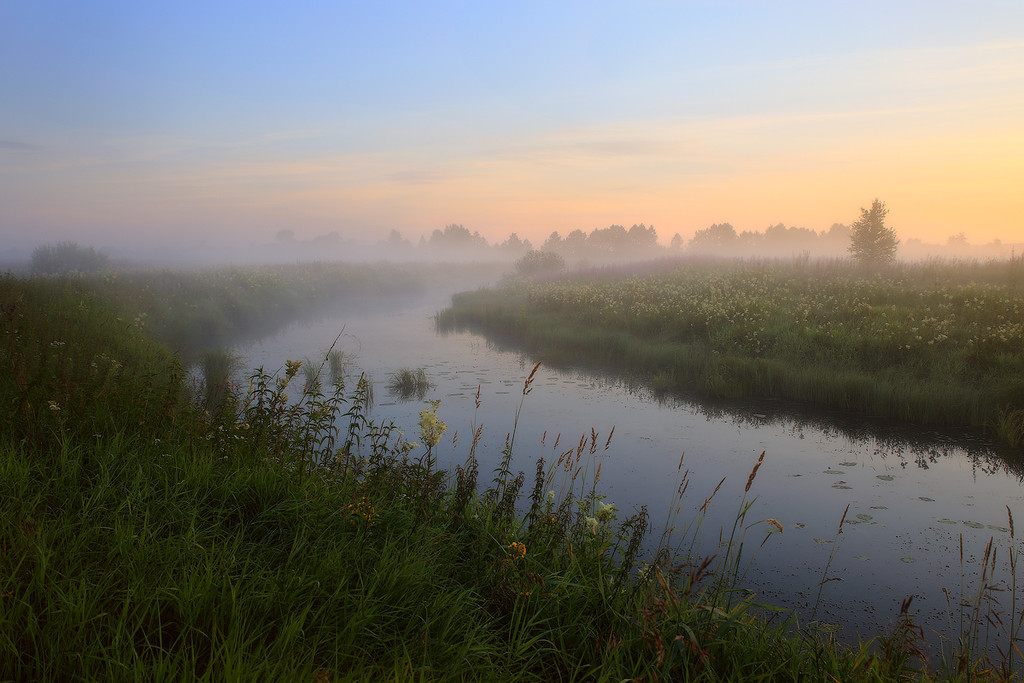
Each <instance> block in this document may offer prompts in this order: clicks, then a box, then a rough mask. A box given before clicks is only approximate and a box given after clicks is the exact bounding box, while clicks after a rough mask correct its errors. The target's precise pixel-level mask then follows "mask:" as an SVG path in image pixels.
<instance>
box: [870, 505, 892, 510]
mask: <svg viewBox="0 0 1024 683" xmlns="http://www.w3.org/2000/svg"><path fill="white" fill-rule="evenodd" d="M871 509H872V510H888V509H889V508H888V507H886V506H885V505H872V506H871Z"/></svg>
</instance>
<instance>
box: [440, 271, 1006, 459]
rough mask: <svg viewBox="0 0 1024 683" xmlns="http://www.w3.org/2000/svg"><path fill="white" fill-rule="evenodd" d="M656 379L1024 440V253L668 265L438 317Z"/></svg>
mask: <svg viewBox="0 0 1024 683" xmlns="http://www.w3.org/2000/svg"><path fill="white" fill-rule="evenodd" d="M438 323H439V325H440V326H441V327H442V328H444V327H445V326H452V325H464V326H469V327H471V328H473V329H477V330H481V331H485V332H486V333H487V334H489V335H492V336H495V337H497V338H500V339H503V340H505V341H508V342H511V343H514V344H516V345H520V346H524V347H526V348H529V349H530V350H531V351H532V352H534V353H536V354H537V355H538V357H540V358H544V359H546V360H549V361H550V362H553V363H568V362H573V363H580V362H584V363H589V364H591V365H594V366H598V367H602V368H608V369H612V370H615V371H618V372H621V373H624V374H630V375H632V376H635V377H640V378H642V379H643V381H646V382H648V383H649V384H650V385H651V386H652V387H653V388H654V389H655V390H657V391H682V392H691V393H692V392H695V393H696V394H698V395H702V396H708V397H716V398H734V397H763V398H782V399H790V400H795V401H802V402H806V403H808V404H813V405H818V406H825V407H828V408H833V409H840V410H844V411H851V412H856V413H863V414H868V415H874V416H879V417H882V418H887V419H893V420H900V421H906V422H913V423H917V424H924V425H937V426H947V427H949V426H953V427H972V428H983V429H986V430H989V431H990V432H992V433H994V434H996V435H998V437H999V438H1000V439H1002V440H1003V441H1004V442H1006V443H1008V444H1010V445H1011V446H1020V445H1022V444H1024V261H1022V260H1021V259H1019V258H1018V259H1015V260H1011V261H1003V262H994V263H987V264H978V263H942V262H931V263H917V264H900V265H896V266H893V267H891V268H886V269H874V270H866V269H863V268H858V267H857V266H855V265H853V264H851V263H849V262H846V261H827V262H809V261H806V260H797V261H756V260H755V261H746V262H743V261H717V262H716V261H695V260H689V261H664V262H658V263H654V264H650V265H649V266H648V267H647V269H646V270H644V271H639V272H638V271H637V270H636V269H596V270H590V271H581V272H577V273H574V274H570V275H566V276H562V277H558V278H552V279H545V280H535V281H518V282H513V283H509V284H506V285H505V286H503V287H500V288H495V289H488V290H479V291H474V292H465V293H462V294H459V295H457V296H455V297H454V298H453V301H452V307H451V308H450V309H447V310H445V311H443V312H442V313H441V314H439V316H438Z"/></svg>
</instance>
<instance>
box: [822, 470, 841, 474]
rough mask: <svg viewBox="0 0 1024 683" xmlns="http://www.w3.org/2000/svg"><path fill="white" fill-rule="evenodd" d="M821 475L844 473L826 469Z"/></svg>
mask: <svg viewBox="0 0 1024 683" xmlns="http://www.w3.org/2000/svg"><path fill="white" fill-rule="evenodd" d="M822 474H845V472H842V471H840V470H833V469H827V470H825V471H824V472H822Z"/></svg>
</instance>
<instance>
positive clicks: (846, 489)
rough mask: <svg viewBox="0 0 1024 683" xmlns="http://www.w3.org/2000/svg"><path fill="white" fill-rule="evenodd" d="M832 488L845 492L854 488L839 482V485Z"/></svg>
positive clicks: (833, 485)
mask: <svg viewBox="0 0 1024 683" xmlns="http://www.w3.org/2000/svg"><path fill="white" fill-rule="evenodd" d="M832 488H834V489H840V490H844V491H849V490H850V489H852V488H853V487H852V486H847V485H846V484H844V483H843V482H838V483H835V484H832Z"/></svg>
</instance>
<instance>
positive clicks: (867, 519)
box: [857, 512, 874, 522]
mask: <svg viewBox="0 0 1024 683" xmlns="http://www.w3.org/2000/svg"><path fill="white" fill-rule="evenodd" d="M857 519H859V520H860V521H862V522H870V521H871V520H872V519H874V517H872V516H871V515H869V514H865V513H863V512H861V513H860V514H858V515H857Z"/></svg>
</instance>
